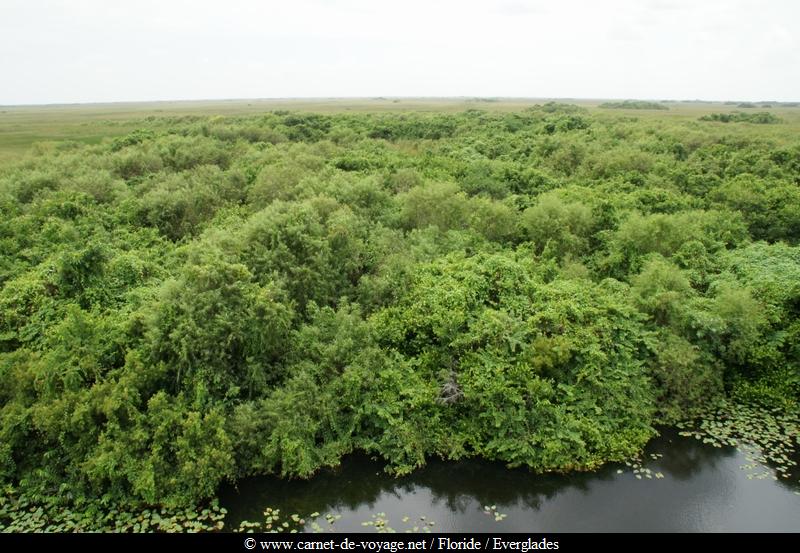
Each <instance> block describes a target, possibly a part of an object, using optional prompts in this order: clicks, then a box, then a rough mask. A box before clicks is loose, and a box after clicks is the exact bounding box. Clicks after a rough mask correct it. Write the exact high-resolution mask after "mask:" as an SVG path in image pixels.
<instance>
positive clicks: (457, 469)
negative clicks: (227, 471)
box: [221, 431, 800, 533]
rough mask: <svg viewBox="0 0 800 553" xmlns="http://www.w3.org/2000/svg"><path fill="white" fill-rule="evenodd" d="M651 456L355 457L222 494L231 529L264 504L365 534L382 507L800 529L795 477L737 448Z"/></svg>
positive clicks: (476, 524)
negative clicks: (541, 465)
mask: <svg viewBox="0 0 800 553" xmlns="http://www.w3.org/2000/svg"><path fill="white" fill-rule="evenodd" d="M652 454H662V455H663V457H660V458H658V459H652V458H651V455H652ZM644 458H645V459H646V460H645V462H644V466H645V467H646V468H648V469H650V471H651V475H655V474H656V473H661V474H662V475H663V478H655V477H653V478H652V479H648V478H646V477H644V478H642V479H641V480H640V479H637V478H636V477H635V475H634V474H633V472H632V470H631V469H630V468H628V467H626V466H624V465H619V464H612V465H608V466H606V467H603V468H602V469H600V470H598V471H595V472H591V473H578V474H569V475H537V474H533V473H531V472H530V471H528V470H527V469H508V468H506V467H505V465H503V464H502V463H495V462H488V461H482V460H465V461H458V462H446V461H435V460H433V461H430V462H429V464H428V465H427V466H426V467H424V468H422V469H419V470H418V471H416V472H414V473H413V474H411V475H409V476H406V477H402V478H394V477H392V476H389V475H387V474H385V473H384V472H383V470H382V469H383V464H382V463H380V462H377V461H372V460H370V459H369V458H368V457H366V456H357V455H356V456H351V457H348V458H347V459H345V460H344V461H343V463H342V465H341V467H340V468H338V469H336V470H325V471H322V472H321V473H320V474H319V475H317V476H315V477H314V478H312V479H310V480H307V481H302V480H282V479H279V478H273V477H261V478H251V479H247V480H245V481H243V482H241V483H240V484H239V489H238V490H235V489H227V490H223V492H222V494H221V502H222V504H223V505H224V506H225V507H226V508H227V509H228V511H229V515H228V519H227V520H228V522H227V525H228V526H229V527H236V526H237V525H238V523H239V522H240V521H241V520H250V521H261V520H263V515H262V512H263V511H264V509H265V507H268V506H269V507H273V508H279V509H281V513H282V514H285V515H289V514H291V513H297V514H300V515H302V516H305V515H308V514H309V513H312V512H315V511H317V512H319V513H321V514H322V515H323V516H321V517H319V518H317V522H318V523H319V524H320V525H321V526H323V527H324V528H330V526H329V525H328V523H326V522H325V519H324V515H325V514H326V513H331V514H334V515H336V514H339V515H342V516H341V519H339V520H338V521H337V522H336V523H335V526H334V528H335V529H336V530H338V531H354V532H363V531H364V530H368V529H369V528H365V527H364V526H362V524H361V523H362V522H365V521H369V520H372V519H371V517H372V515H373V514H376V513H381V512H382V513H385V515H386V517H385V518H387V519H388V520H389V525H390V526H391V527H392V528H394V529H395V530H397V531H403V530H406V529H409V528H412V527H413V526H414V525H416V526H417V527H418V528H422V526H423V524H424V523H425V521H429V520H434V521H435V525H434V526H432V527H431V530H433V531H435V532H493V533H497V532H602V531H623V532H639V531H688V532H694V531H725V532H737V531H781V532H797V531H800V481H798V478H797V477H796V476H793V477H792V478H789V479H783V478H780V479H778V480H774V479H773V472H772V471H770V472H769V476H768V477H767V478H758V474H759V473H763V472H764V469H763V468H762V469H746V468H742V466H743V465H748V464H750V461H749V460H748V459H747V458H746V456H745V454H744V453H742V452H740V451H738V450H736V449H735V448H732V447H723V448H716V447H713V446H711V445H707V444H703V443H701V442H699V441H697V440H695V439H693V438H684V437H681V436H678V435H677V434H676V433H675V432H673V431H664V432H663V433H662V436H661V437H659V438H656V439H655V440H653V441H652V442H651V443H650V444H649V445H648V447H647V449H646V451H645V456H644ZM619 470H623V472H622V473H621V474H620V473H618V471H619ZM748 475H749V478H748ZM493 505H494V506H496V509H497V512H499V513H503V514H506V515H507V517H506V518H505V519H503V520H502V521H500V522H496V521H495V519H494V517H493V516H491V515H487V514H486V512H485V511H484V506H493ZM421 516H424V517H425V521H421V520H420V517H421ZM403 517H409V519H408V522H403ZM306 528H307V529H310V527H309V526H307V527H306Z"/></svg>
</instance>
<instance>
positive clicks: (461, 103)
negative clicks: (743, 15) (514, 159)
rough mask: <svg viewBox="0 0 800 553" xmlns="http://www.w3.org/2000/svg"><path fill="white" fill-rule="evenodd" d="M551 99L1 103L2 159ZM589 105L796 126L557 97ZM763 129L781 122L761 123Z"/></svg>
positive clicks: (642, 115)
mask: <svg viewBox="0 0 800 553" xmlns="http://www.w3.org/2000/svg"><path fill="white" fill-rule="evenodd" d="M548 101H550V99H547V98H485V99H480V98H477V99H476V98H330V99H326V98H314V99H262V100H259V99H255V100H202V101H176V102H140V103H113V104H75V105H49V106H0V162H3V161H10V160H14V159H18V158H20V157H21V156H23V155H24V154H25V152H26V151H28V150H29V149H30V147H31V146H32V145H33V144H35V143H37V142H49V141H61V140H75V141H78V142H84V143H89V144H94V143H99V142H101V141H102V140H103V139H104V138H106V137H114V136H120V135H124V134H127V133H128V132H130V131H131V130H133V129H135V128H136V127H137V126H140V125H141V121H142V120H143V119H144V118H146V117H151V116H153V117H161V116H180V115H222V116H233V115H253V114H258V113H264V112H267V111H272V110H292V111H304V112H314V113H348V112H354V113H365V112H366V113H369V112H371V113H388V112H403V111H415V112H443V113H452V112H459V111H464V110H467V109H482V110H487V111H503V112H510V111H517V110H521V109H525V108H527V107H531V106H533V105H536V104H542V103H545V102H548ZM555 101H559V102H564V103H573V104H577V105H580V106H583V107H586V108H589V109H591V110H592V111H593V112H595V113H596V114H598V115H601V116H607V117H618V116H620V115H624V116H630V117H636V118H639V119H647V120H653V119H661V120H664V121H674V120H693V119H697V118H698V117H700V116H701V115H705V114H707V113H712V112H723V113H726V112H730V111H736V110H741V111H748V112H755V111H767V110H768V111H770V112H771V113H774V114H775V115H776V116H778V117H781V118H783V119H785V120H786V121H787V122H788V124H789V125H791V126H792V127H794V128H796V129H798V130H800V108H785V107H775V108H766V109H765V108H760V107H759V108H755V109H747V110H742V109H741V108H737V107H736V106H735V105H726V104H724V103H721V102H714V103H712V102H702V103H700V102H671V103H668V104H667V105H668V106H669V108H670V109H669V110H668V111H660V110H652V111H650V110H636V109H633V110H624V109H598V108H597V106H598V105H599V104H601V103H603V102H604V101H606V100H600V99H598V100H574V99H560V100H555ZM759 127H764V128H762V129H760V131H759V132H761V133H764V134H766V135H769V134H771V133H772V132H777V131H775V130H770V128H774V127H783V129H782V131H784V132H785V130H786V127H785V126H783V125H759Z"/></svg>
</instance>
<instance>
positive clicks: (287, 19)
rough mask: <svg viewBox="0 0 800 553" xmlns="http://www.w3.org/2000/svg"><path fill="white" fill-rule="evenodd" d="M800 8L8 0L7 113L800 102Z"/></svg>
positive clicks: (513, 0) (785, 3)
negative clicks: (388, 100) (328, 100)
mask: <svg viewBox="0 0 800 553" xmlns="http://www.w3.org/2000/svg"><path fill="white" fill-rule="evenodd" d="M799 23H800V0H762V1H752V0H686V1H684V0H613V1H612V0H609V1H599V0H598V1H589V0H586V1H581V0H551V1H546V2H545V1H542V0H496V1H493V2H490V1H483V2H479V1H473V0H442V1H438V0H402V1H397V0H395V1H392V2H388V1H381V0H280V1H277V0H261V1H258V0H224V1H211V0H0V104H6V105H8V104H39V103H71V102H107V101H129V100H174V99H212V98H285V97H331V96H349V97H353V96H525V97H572V98H656V99H667V98H669V99H709V100H728V99H735V100H800V39H798V24H799Z"/></svg>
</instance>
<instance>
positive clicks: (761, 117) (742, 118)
mask: <svg viewBox="0 0 800 553" xmlns="http://www.w3.org/2000/svg"><path fill="white" fill-rule="evenodd" d="M700 121H719V122H720V123H758V124H761V125H774V124H776V123H782V122H783V121H782V120H781V118H780V117H775V116H774V115H773V114H771V113H767V112H765V111H762V112H759V113H741V112H738V111H734V112H733V113H710V114H708V115H703V116H702V117H700Z"/></svg>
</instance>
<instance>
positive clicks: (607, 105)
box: [598, 100, 669, 110]
mask: <svg viewBox="0 0 800 553" xmlns="http://www.w3.org/2000/svg"><path fill="white" fill-rule="evenodd" d="M598 107H601V108H604V109H661V110H666V109H669V107H667V106H665V105H664V104H662V103H660V102H648V101H647V100H622V101H620V102H603V103H602V104H600V105H599V106H598Z"/></svg>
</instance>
